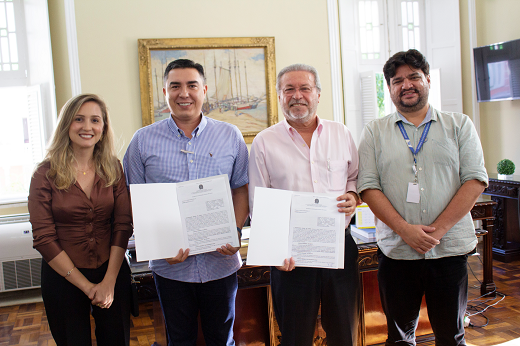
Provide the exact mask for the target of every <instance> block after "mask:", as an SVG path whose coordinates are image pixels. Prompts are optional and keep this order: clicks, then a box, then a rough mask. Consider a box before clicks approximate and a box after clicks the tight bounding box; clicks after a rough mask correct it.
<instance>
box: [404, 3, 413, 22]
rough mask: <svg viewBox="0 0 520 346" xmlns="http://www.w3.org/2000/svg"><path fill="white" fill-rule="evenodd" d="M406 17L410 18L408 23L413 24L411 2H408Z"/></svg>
mask: <svg viewBox="0 0 520 346" xmlns="http://www.w3.org/2000/svg"><path fill="white" fill-rule="evenodd" d="M406 5H407V9H406V15H407V16H408V23H413V4H412V3H411V2H407V3H406Z"/></svg>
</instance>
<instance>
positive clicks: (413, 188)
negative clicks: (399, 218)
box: [406, 183, 421, 203]
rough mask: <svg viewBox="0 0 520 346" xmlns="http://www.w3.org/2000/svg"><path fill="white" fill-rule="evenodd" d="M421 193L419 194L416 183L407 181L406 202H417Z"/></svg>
mask: <svg viewBox="0 0 520 346" xmlns="http://www.w3.org/2000/svg"><path fill="white" fill-rule="evenodd" d="M420 198H421V195H420V194H419V184H418V183H408V193H407V194H406V201H407V202H408V203H419V200H420Z"/></svg>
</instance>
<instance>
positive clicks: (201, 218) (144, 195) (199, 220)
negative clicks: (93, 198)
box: [130, 174, 240, 261]
mask: <svg viewBox="0 0 520 346" xmlns="http://www.w3.org/2000/svg"><path fill="white" fill-rule="evenodd" d="M130 194H131V197H132V213H133V219H134V235H135V247H136V253H137V260H138V261H144V260H151V259H161V258H171V257H175V256H176V255H177V254H178V253H179V249H184V250H185V249H187V248H189V249H190V252H189V255H190V256H191V255H196V254H199V253H204V252H211V251H215V250H216V249H217V248H219V247H221V246H222V245H226V244H228V243H229V244H231V245H232V246H234V247H239V246H240V242H239V241H240V240H239V239H238V234H237V230H236V221H235V212H234V209H233V200H232V198H231V189H230V186H229V180H228V176H227V175H226V174H223V175H219V176H215V177H208V178H203V179H197V180H190V181H185V182H182V183H176V184H173V183H170V184H131V185H130Z"/></svg>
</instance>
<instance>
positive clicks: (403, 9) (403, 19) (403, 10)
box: [401, 2, 408, 26]
mask: <svg viewBox="0 0 520 346" xmlns="http://www.w3.org/2000/svg"><path fill="white" fill-rule="evenodd" d="M406 18H407V17H406V2H401V25H402V26H406V24H408V23H407V22H406Z"/></svg>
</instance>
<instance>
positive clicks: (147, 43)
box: [138, 37, 278, 143]
mask: <svg viewBox="0 0 520 346" xmlns="http://www.w3.org/2000/svg"><path fill="white" fill-rule="evenodd" d="M138 52H139V79H140V85H141V112H142V118H143V126H146V125H150V124H152V123H154V122H155V121H158V120H162V119H164V118H167V117H168V116H170V113H169V109H168V106H167V104H166V102H165V100H164V95H163V92H162V87H163V82H162V81H163V77H162V76H163V73H164V70H165V68H166V66H167V65H168V63H169V62H170V61H172V60H175V59H179V58H187V59H191V60H193V61H195V62H198V63H200V64H201V65H202V66H204V70H205V75H206V80H207V85H208V92H207V93H206V99H205V104H204V106H203V111H204V114H205V115H207V116H208V117H211V118H214V119H217V120H222V121H226V122H228V123H231V124H234V125H237V127H238V128H239V129H240V131H241V132H242V135H243V136H244V139H245V141H246V143H252V142H253V138H254V137H255V136H256V134H257V133H259V132H260V131H261V130H263V129H265V128H268V127H269V126H271V125H273V124H275V123H276V122H278V106H277V101H276V87H275V83H276V68H275V55H274V37H225V38H168V39H139V40H138Z"/></svg>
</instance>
